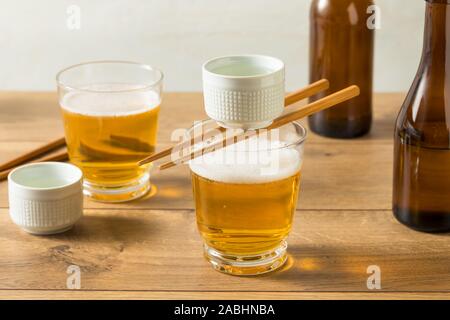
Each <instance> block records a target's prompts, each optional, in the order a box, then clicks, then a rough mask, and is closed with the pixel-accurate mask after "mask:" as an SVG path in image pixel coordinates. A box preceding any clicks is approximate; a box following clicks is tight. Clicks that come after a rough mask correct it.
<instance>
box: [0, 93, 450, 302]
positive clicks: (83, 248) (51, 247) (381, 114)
mask: <svg viewBox="0 0 450 320" xmlns="http://www.w3.org/2000/svg"><path fill="white" fill-rule="evenodd" d="M403 98H404V95H403V94H377V95H376V96H375V120H374V127H373V130H372V132H371V134H370V135H368V136H366V137H363V138H360V139H356V140H351V141H344V140H333V139H326V138H323V137H319V136H316V135H314V134H312V133H311V134H310V135H309V137H308V142H307V145H306V150H305V164H304V170H303V182H302V190H301V193H300V197H299V204H298V210H297V213H296V216H295V224H294V227H293V231H292V233H291V235H290V238H289V261H288V263H287V264H286V266H285V267H284V268H283V269H282V270H281V271H278V272H275V273H272V274H269V275H264V276H259V277H250V278H242V277H232V276H228V275H224V274H220V273H218V272H216V271H214V270H213V269H212V268H211V267H210V266H209V265H208V263H207V262H206V261H205V260H204V258H203V256H202V245H201V241H200V237H199V235H198V233H197V230H196V223H195V211H194V207H193V202H192V190H191V185H190V179H189V171H188V169H187V167H185V166H180V167H177V168H174V169H171V170H167V171H163V172H154V173H153V179H152V181H153V183H154V184H155V185H156V187H155V188H154V192H153V193H152V194H151V195H149V196H148V197H146V198H145V199H142V200H139V201H134V202H130V203H126V204H101V203H96V202H92V201H89V200H87V199H86V201H85V208H86V209H85V216H84V217H83V219H82V220H81V221H80V222H79V223H77V224H76V225H75V227H74V228H73V229H72V230H70V231H69V232H66V233H64V234H60V235H55V236H46V237H42V236H32V235H29V234H27V233H25V232H23V231H22V230H20V229H19V228H18V227H16V226H15V225H14V224H13V223H12V222H11V220H10V218H9V216H8V201H7V184H6V183H5V182H3V183H0V298H26V299H44V298H49V299H54V298H64V299H76V298H85V299H103V298H117V299H128V298H133V299H171V298H173V299H176V298H178V299H180V298H181V299H211V298H217V299H227V298H233V299H236V298H242V299H248V298H255V299H399V298H404V299H421V298H430V299H438V298H446V299H448V298H450V237H449V235H448V234H441V235H431V234H424V233H418V232H414V231H411V230H409V229H407V228H406V227H404V226H402V225H400V224H399V223H397V222H396V221H395V219H394V218H393V216H392V213H391V211H390V207H391V179H392V134H393V124H394V121H395V116H396V114H397V112H398V109H399V107H400V105H401V103H402V100H403ZM59 116H60V115H59V110H58V105H57V99H56V94H55V93H30V92H4V93H0V162H2V161H6V160H7V159H10V158H12V157H15V156H17V155H19V154H21V153H23V152H24V151H27V150H30V149H32V148H35V147H37V146H39V145H41V144H43V143H45V142H47V141H50V140H52V139H54V138H56V137H58V136H59V135H62V133H63V132H62V124H61V120H60V117H59ZM203 118H205V114H204V112H203V105H202V96H201V94H199V93H168V94H165V96H164V101H163V105H162V112H161V119H160V130H159V138H158V139H159V146H160V148H161V149H162V148H164V147H167V146H169V145H171V144H172V143H173V141H171V133H172V132H173V130H174V129H177V128H187V127H189V126H190V125H192V123H193V121H195V120H200V119H203ZM70 265H78V266H79V267H80V268H81V289H80V290H68V289H67V287H66V279H67V276H68V275H67V273H66V271H67V267H68V266H70ZM370 265H377V266H379V267H380V268H381V274H382V282H381V285H382V289H381V290H373V291H371V290H369V289H367V284H366V282H367V278H368V276H369V275H368V274H367V268H368V266H370Z"/></svg>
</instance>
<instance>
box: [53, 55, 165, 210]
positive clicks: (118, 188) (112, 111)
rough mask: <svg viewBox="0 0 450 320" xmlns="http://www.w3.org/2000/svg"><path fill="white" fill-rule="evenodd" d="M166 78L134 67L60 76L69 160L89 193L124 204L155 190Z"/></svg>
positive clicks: (83, 69) (84, 69)
mask: <svg viewBox="0 0 450 320" xmlns="http://www.w3.org/2000/svg"><path fill="white" fill-rule="evenodd" d="M161 82H162V73H161V72H160V71H159V70H156V69H154V68H152V67H149V66H146V65H141V64H136V63H129V62H114V61H112V62H109V61H105V62H94V63H86V64H81V65H77V66H74V67H70V68H68V69H65V70H63V71H61V72H60V73H59V74H58V89H59V102H60V105H61V112H62V116H63V120H64V129H65V136H66V142H67V149H68V152H69V157H70V161H71V162H72V163H74V164H75V165H77V166H78V167H79V168H81V169H82V171H83V175H84V192H85V193H86V194H87V195H88V196H90V197H92V198H93V199H96V200H100V201H107V202H121V201H128V200H132V199H135V198H138V197H140V196H142V195H144V194H145V193H147V192H148V190H149V189H150V180H149V179H150V177H149V169H150V166H149V165H147V166H138V165H137V161H139V160H141V159H143V158H145V157H147V156H148V155H150V154H152V153H153V152H154V150H155V145H156V135H157V128H158V114H159V109H160V103H161Z"/></svg>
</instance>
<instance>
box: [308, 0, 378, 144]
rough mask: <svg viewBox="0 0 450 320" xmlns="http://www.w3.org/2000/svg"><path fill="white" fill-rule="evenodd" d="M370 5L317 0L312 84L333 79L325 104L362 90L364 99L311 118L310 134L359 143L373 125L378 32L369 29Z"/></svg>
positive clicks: (367, 0)
mask: <svg viewBox="0 0 450 320" xmlns="http://www.w3.org/2000/svg"><path fill="white" fill-rule="evenodd" d="M373 4H374V2H373V1H371V0H313V1H312V4H311V14H310V81H311V82H315V81H318V80H320V79H328V80H329V81H330V88H329V89H328V90H326V91H323V92H321V93H320V94H318V95H316V96H314V97H313V98H312V99H311V101H315V100H317V99H320V98H323V97H325V96H327V95H329V94H331V93H333V92H336V91H338V90H342V89H344V88H345V87H347V86H349V85H352V84H355V85H358V86H359V88H360V90H361V94H360V95H359V96H358V97H356V98H354V99H351V100H348V101H345V102H342V103H340V104H339V105H337V106H336V107H334V108H330V109H327V110H324V111H321V112H318V113H316V114H314V115H312V116H310V117H309V119H308V123H309V127H310V129H311V131H313V132H315V133H318V134H320V135H323V136H327V137H332V138H354V137H358V136H361V135H364V134H366V133H367V132H369V130H370V128H371V124H372V82H373V52H374V39H375V31H374V28H372V27H371V28H369V26H368V25H367V21H368V19H369V18H370V15H371V14H370V13H368V9H369V7H370V6H372V5H373Z"/></svg>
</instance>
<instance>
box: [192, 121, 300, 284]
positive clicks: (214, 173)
mask: <svg viewBox="0 0 450 320" xmlns="http://www.w3.org/2000/svg"><path fill="white" fill-rule="evenodd" d="M208 123H210V122H209V121H207V122H203V123H200V124H197V125H196V126H194V128H193V129H191V131H196V129H195V127H198V126H202V127H205V126H208V125H209V124H208ZM200 131H201V130H199V129H198V128H197V134H191V136H192V137H195V136H197V135H198V132H200ZM205 131H206V130H205ZM218 136H220V135H218ZM216 139H219V138H216V136H214V137H212V138H211V139H209V140H208V141H204V142H202V144H204V143H206V145H208V144H209V145H214V144H211V143H212V141H214V140H216ZM220 139H221V140H222V139H223V137H221V138H220ZM305 139H306V129H305V128H304V127H302V126H301V125H300V124H298V123H292V124H289V125H286V126H284V127H282V128H280V129H274V130H271V131H269V132H266V134H261V135H259V136H257V137H255V136H253V137H252V138H249V139H246V140H242V141H239V142H238V143H236V144H233V145H229V146H226V147H224V148H222V149H218V150H215V151H212V152H209V153H203V155H202V156H200V157H198V158H195V159H193V160H190V162H189V166H190V169H191V177H192V184H193V192H194V199H195V207H196V216H197V226H198V229H199V232H200V234H201V237H202V238H203V241H204V253H205V257H206V259H207V260H208V261H209V262H210V263H211V264H212V266H213V267H214V268H215V269H216V270H219V271H221V272H224V273H229V274H233V275H257V274H262V273H266V272H270V271H273V270H275V269H277V268H279V267H281V266H282V265H283V264H284V263H285V261H286V259H287V255H286V249H287V242H286V238H287V236H288V234H289V232H290V230H291V227H292V220H293V215H294V212H295V210H296V206H297V199H298V193H299V184H300V177H301V168H302V163H303V147H304V142H305ZM217 141H220V140H217Z"/></svg>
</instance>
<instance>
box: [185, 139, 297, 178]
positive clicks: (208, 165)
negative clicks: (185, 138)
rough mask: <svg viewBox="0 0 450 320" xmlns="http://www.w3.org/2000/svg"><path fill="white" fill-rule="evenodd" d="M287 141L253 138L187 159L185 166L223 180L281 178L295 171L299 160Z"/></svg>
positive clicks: (295, 172)
mask: <svg viewBox="0 0 450 320" xmlns="http://www.w3.org/2000/svg"><path fill="white" fill-rule="evenodd" d="M287 144H288V143H285V142H281V141H277V140H275V141H269V140H268V139H264V138H256V137H253V138H251V139H249V141H241V142H239V143H236V144H233V145H230V146H227V147H225V148H223V149H219V150H217V151H214V152H211V153H207V154H205V155H203V156H200V157H198V158H195V159H193V160H191V161H189V167H190V169H191V170H192V171H193V172H194V173H195V174H197V175H199V176H201V177H203V178H206V179H209V180H213V181H218V182H225V183H238V184H254V183H267V182H273V181H277V180H282V179H286V178H289V177H292V176H293V175H295V174H297V173H298V172H299V171H300V169H301V166H302V162H303V159H302V158H303V155H302V151H299V150H296V149H294V148H288V147H286V146H287ZM261 146H262V147H261ZM300 148H302V147H300Z"/></svg>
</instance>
